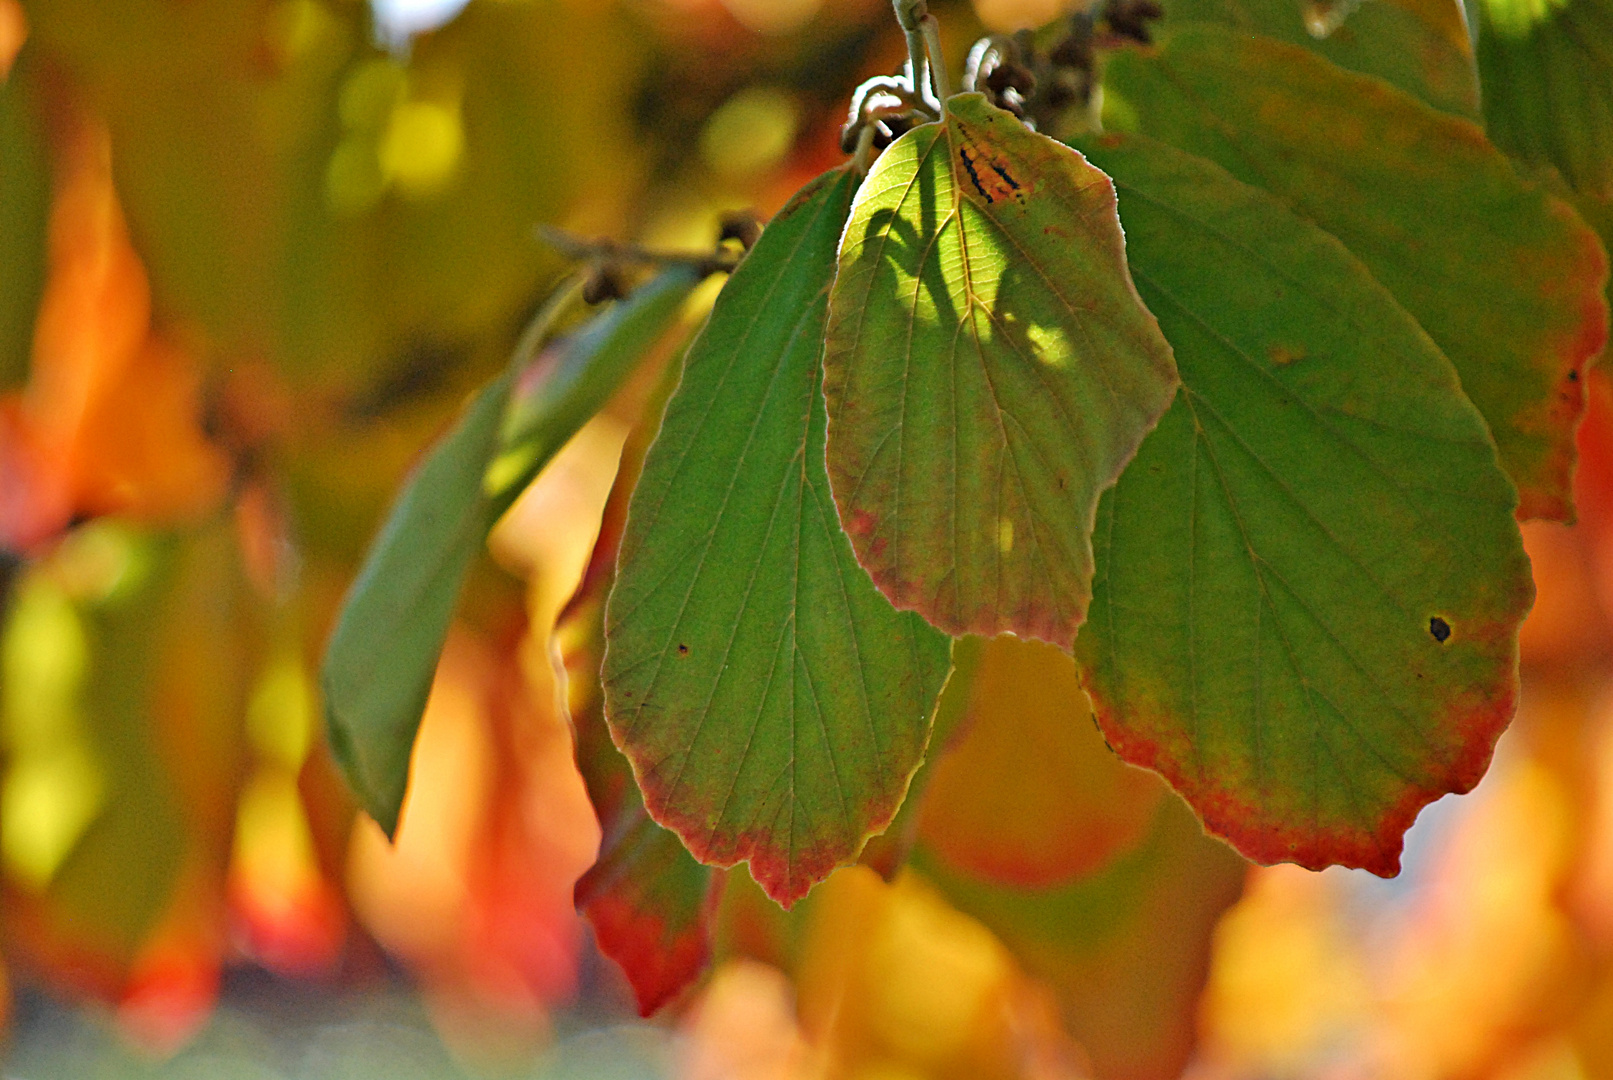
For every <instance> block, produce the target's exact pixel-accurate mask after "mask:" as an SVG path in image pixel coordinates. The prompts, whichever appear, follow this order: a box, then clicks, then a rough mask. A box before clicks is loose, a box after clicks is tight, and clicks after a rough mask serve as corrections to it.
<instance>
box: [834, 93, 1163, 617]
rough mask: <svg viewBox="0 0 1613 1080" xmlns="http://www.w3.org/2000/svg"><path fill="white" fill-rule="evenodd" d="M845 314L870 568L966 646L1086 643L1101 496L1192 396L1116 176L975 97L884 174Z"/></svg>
mask: <svg viewBox="0 0 1613 1080" xmlns="http://www.w3.org/2000/svg"><path fill="white" fill-rule="evenodd" d="M829 310H830V314H829V325H828V330H827V337H826V348H825V354H824V390H825V393H826V395H827V397H828V402H829V416H830V424H829V450H828V454H829V476H830V480H831V482H832V484H833V488H834V495H835V503H836V505H837V506H838V507H839V508H840V516H841V520H842V521H843V522H844V524H845V527H846V531H847V533H849V534H850V536H851V541H852V545H853V547H854V548H855V549H856V551H857V558H858V560H859V561H860V562H861V563H862V565H863V566H865V567H866V568H867V569H868V571H869V573H870V574H871V575H872V576H873V578H874V581H875V583H877V584H878V585H879V587H880V589H881V590H882V591H883V592H884V593H885V595H886V596H888V597H890V599H891V601H892V602H893V603H894V604H896V606H897V607H899V608H902V609H906V610H913V611H917V612H919V613H920V614H921V615H923V616H924V617H925V618H926V619H927V620H929V622H931V623H932V624H934V625H935V626H938V627H940V628H941V629H943V630H946V631H947V632H949V633H952V634H980V635H983V636H988V637H989V636H992V635H995V634H998V633H1000V632H1002V631H1013V632H1014V633H1017V634H1019V635H1021V636H1023V637H1034V638H1039V639H1042V640H1044V641H1049V642H1052V643H1054V644H1058V645H1068V643H1069V641H1070V639H1071V638H1072V637H1073V635H1074V633H1075V630H1076V628H1077V627H1079V626H1080V625H1081V620H1082V619H1083V618H1085V616H1086V607H1087V602H1088V599H1089V597H1090V595H1091V589H1090V579H1091V574H1092V546H1091V541H1090V535H1091V531H1092V514H1093V510H1094V508H1095V507H1096V505H1097V498H1098V494H1099V492H1101V491H1102V490H1103V489H1104V488H1105V487H1107V486H1108V485H1109V484H1111V483H1113V481H1114V478H1115V477H1116V476H1118V475H1119V473H1120V470H1121V469H1123V468H1124V467H1125V465H1126V462H1127V461H1129V460H1130V459H1131V455H1132V454H1133V453H1134V452H1135V451H1136V448H1137V444H1138V443H1139V442H1140V441H1141V439H1142V437H1143V435H1144V434H1146V433H1147V431H1148V429H1149V428H1151V427H1152V426H1153V425H1154V423H1155V421H1156V420H1158V418H1159V416H1160V414H1161V413H1162V412H1163V411H1164V409H1165V408H1166V406H1167V405H1168V404H1169V401H1170V394H1171V391H1172V389H1173V388H1174V387H1175V385H1176V374H1175V369H1174V367H1173V366H1172V364H1171V357H1170V347H1169V346H1168V345H1166V343H1165V341H1164V339H1163V338H1162V337H1160V335H1159V329H1158V327H1157V326H1156V325H1155V323H1154V319H1153V317H1152V316H1151V315H1149V313H1148V311H1147V309H1146V308H1144V307H1143V306H1142V303H1141V302H1140V301H1139V300H1138V299H1137V294H1136V290H1135V289H1133V287H1132V284H1131V279H1130V277H1129V276H1128V274H1127V272H1126V259H1125V242H1124V239H1123V237H1122V236H1121V233H1120V228H1119V225H1118V223H1117V221H1116V219H1115V215H1114V192H1113V189H1112V188H1111V187H1110V185H1109V182H1108V180H1107V178H1105V177H1104V176H1103V174H1102V173H1100V172H1098V171H1097V170H1096V169H1094V168H1092V167H1091V166H1090V165H1088V164H1087V163H1086V162H1085V161H1084V160H1083V159H1082V158H1081V156H1080V155H1079V154H1076V153H1074V152H1073V151H1071V150H1069V149H1068V148H1067V147H1063V146H1061V145H1059V144H1058V143H1055V142H1053V141H1052V140H1051V139H1048V138H1047V137H1045V136H1043V135H1038V134H1036V133H1035V132H1032V131H1030V130H1028V129H1027V128H1026V127H1025V126H1024V125H1023V124H1022V123H1021V122H1020V121H1019V120H1017V119H1015V118H1014V117H1013V116H1012V115H1011V114H1009V113H1006V112H1004V111H1002V110H1000V109H997V108H995V107H994V106H992V105H990V104H988V103H987V102H986V100H985V99H984V98H983V97H982V96H980V95H973V94H964V95H960V96H958V97H955V98H953V99H952V100H951V101H949V102H948V103H947V114H946V119H945V121H944V122H943V123H940V124H929V125H925V126H922V127H919V128H916V129H914V130H913V131H911V132H909V133H908V134H906V135H904V136H903V137H902V138H901V139H900V140H898V141H897V142H896V143H895V144H894V145H893V146H891V147H890V148H889V149H888V150H886V151H885V152H884V154H882V155H881V156H880V158H879V160H878V162H876V163H875V165H874V168H873V170H872V171H871V172H870V173H869V176H868V180H867V182H866V183H865V184H864V185H863V188H862V190H861V191H860V192H859V193H858V197H857V203H856V205H855V207H854V208H853V211H852V216H851V220H850V222H849V223H848V224H847V226H846V232H845V238H844V240H843V241H842V244H841V251H840V269H839V273H838V274H837V276H836V278H835V283H834V292H833V295H832V297H831V300H830V305H829Z"/></svg>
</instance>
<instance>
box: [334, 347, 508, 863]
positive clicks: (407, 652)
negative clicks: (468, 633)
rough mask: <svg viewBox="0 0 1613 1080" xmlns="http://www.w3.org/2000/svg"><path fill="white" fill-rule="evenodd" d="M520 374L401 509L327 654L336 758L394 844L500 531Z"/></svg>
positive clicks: (374, 551) (487, 394) (448, 442)
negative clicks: (439, 691) (478, 563)
mask: <svg viewBox="0 0 1613 1080" xmlns="http://www.w3.org/2000/svg"><path fill="white" fill-rule="evenodd" d="M511 381H512V375H511V373H509V372H506V373H504V374H503V375H500V376H499V377H498V378H496V379H494V380H493V381H492V382H491V383H489V384H488V385H487V386H486V387H484V388H483V389H482V391H481V393H479V394H478V395H477V396H476V399H475V400H474V401H473V402H472V403H471V405H470V407H469V408H468V409H466V411H465V413H464V415H463V416H462V417H460V420H459V422H458V423H457V424H456V425H455V426H454V428H453V430H452V431H450V432H449V433H448V434H447V435H446V436H444V437H443V439H442V441H441V442H439V443H438V444H437V445H436V446H435V447H434V448H433V449H432V451H431V454H430V455H429V456H428V457H427V458H426V459H425V461H424V462H422V463H421V465H420V467H419V469H418V470H417V471H416V472H415V474H414V475H413V476H412V477H410V479H409V481H408V483H407V484H406V485H405V486H404V489H403V492H402V493H401V494H400V495H399V496H398V501H397V502H396V503H394V504H393V507H392V510H391V513H390V514H389V515H388V516H387V521H386V524H385V525H384V526H383V527H382V529H381V533H380V535H379V536H377V537H376V539H375V543H374V545H372V546H371V548H370V553H369V555H368V556H367V557H366V558H365V560H364V566H363V568H362V569H361V570H360V571H359V574H358V577H357V579H355V580H354V582H353V587H352V590H351V591H350V592H349V593H348V595H347V600H346V601H345V602H344V603H343V605H342V613H341V616H340V617H339V618H338V620H337V623H336V630H335V632H334V633H333V634H332V635H331V639H330V644H329V645H327V646H326V648H325V665H324V671H323V677H322V684H323V687H324V693H325V722H326V725H327V728H328V730H329V734H330V745H331V750H332V752H333V753H334V754H335V755H336V760H337V762H339V763H340V765H341V767H342V771H343V773H344V774H345V775H346V776H347V782H348V783H349V784H350V785H352V788H353V791H354V793H355V794H357V795H358V798H359V803H360V805H362V806H363V807H364V809H365V811H366V812H367V813H368V814H369V815H370V816H371V817H373V818H374V819H375V820H376V822H377V823H378V824H379V825H380V826H381V828H382V829H384V830H386V833H387V835H388V836H391V835H392V834H393V832H394V831H395V830H396V829H397V826H398V810H399V809H400V808H401V807H402V805H403V793H404V790H405V788H406V787H407V785H408V779H409V754H410V752H411V751H412V750H413V749H414V737H415V733H416V732H417V731H418V730H419V728H420V717H421V714H422V713H423V712H424V711H425V707H426V697H427V695H428V694H429V693H430V692H431V680H432V677H433V676H434V675H435V674H436V671H437V659H438V657H439V656H441V655H442V647H443V642H444V641H445V640H447V637H448V624H449V622H450V620H452V619H453V615H454V608H455V606H457V604H458V602H459V589H460V585H461V584H462V583H463V582H464V579H465V571H466V570H467V569H469V567H470V563H471V560H472V559H473V558H475V557H476V553H477V552H479V551H480V550H481V548H482V544H483V543H484V542H485V541H486V540H487V530H488V528H489V527H490V526H491V525H492V522H493V518H492V516H491V514H490V512H489V511H490V504H489V500H488V498H487V496H486V495H484V494H483V492H482V477H483V475H484V474H485V473H486V472H487V464H488V461H489V460H490V459H491V458H492V456H493V451H494V449H495V447H496V446H497V444H498V429H499V421H500V419H501V418H502V417H503V415H504V406H505V404H506V402H507V401H508V400H509V395H510V384H511Z"/></svg>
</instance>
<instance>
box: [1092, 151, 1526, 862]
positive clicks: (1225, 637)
mask: <svg viewBox="0 0 1613 1080" xmlns="http://www.w3.org/2000/svg"><path fill="white" fill-rule="evenodd" d="M1087 149H1088V150H1089V152H1090V154H1091V156H1092V158H1093V160H1094V161H1095V162H1096V163H1098V164H1099V165H1100V166H1101V167H1103V168H1104V169H1105V170H1107V171H1108V172H1109V173H1110V175H1111V176H1113V177H1114V178H1115V183H1116V186H1117V188H1118V189H1119V191H1120V212H1121V218H1122V220H1123V221H1124V223H1125V226H1126V232H1127V236H1128V238H1129V246H1130V251H1131V261H1132V273H1133V274H1134V275H1135V277H1136V280H1137V285H1138V289H1139V290H1140V291H1141V293H1142V295H1143V297H1144V299H1146V300H1147V301H1148V303H1149V306H1150V307H1151V308H1152V309H1153V311H1154V312H1155V313H1156V314H1157V315H1158V316H1159V320H1160V325H1161V326H1162V327H1163V328H1164V330H1165V333H1166V336H1167V337H1169V338H1170V340H1171V342H1172V345H1173V346H1174V348H1175V350H1176V357H1177V364H1178V366H1179V369H1180V371H1181V377H1182V389H1181V391H1180V392H1179V393H1178V395H1177V398H1176V402H1175V404H1174V405H1173V406H1172V407H1171V410H1170V412H1169V413H1168V414H1167V415H1166V417H1165V418H1164V419H1163V420H1162V421H1161V422H1160V424H1159V426H1158V427H1157V428H1156V429H1155V431H1154V433H1153V434H1152V435H1150V436H1149V438H1148V439H1147V440H1146V441H1145V442H1144V444H1143V446H1142V449H1141V450H1140V451H1139V452H1138V454H1137V458H1136V460H1135V461H1134V462H1133V463H1132V466H1131V468H1129V469H1128V470H1127V471H1126V473H1125V475H1124V476H1122V477H1121V479H1120V482H1119V483H1118V484H1117V485H1116V486H1115V488H1114V489H1113V490H1112V491H1110V492H1109V493H1107V494H1106V495H1105V496H1104V501H1103V505H1102V507H1101V508H1100V510H1099V521H1098V529H1097V533H1096V537H1095V541H1096V546H1097V551H1098V574H1097V577H1096V581H1095V586H1094V599H1093V605H1092V617H1091V619H1090V620H1089V621H1088V623H1087V625H1086V627H1085V628H1083V630H1082V633H1081V636H1080V638H1079V639H1078V640H1077V642H1076V649H1075V651H1076V657H1077V660H1078V661H1079V662H1080V664H1081V665H1082V669H1083V677H1084V680H1085V683H1086V686H1087V689H1088V691H1089V693H1090V694H1091V696H1092V698H1093V703H1094V707H1095V708H1096V710H1097V714H1098V718H1099V722H1100V724H1101V725H1102V727H1103V730H1104V733H1105V735H1106V736H1107V738H1108V740H1109V743H1110V745H1111V746H1113V747H1114V748H1115V750H1116V751H1117V752H1119V753H1120V755H1121V756H1122V757H1124V758H1126V759H1127V760H1128V761H1132V762H1134V763H1136V764H1139V765H1145V766H1148V767H1150V768H1153V769H1157V770H1158V771H1159V772H1161V773H1162V774H1164V776H1165V777H1166V779H1167V780H1169V781H1170V783H1171V784H1172V785H1173V786H1174V787H1175V788H1176V789H1177V790H1178V791H1180V792H1181V793H1182V794H1183V795H1184V796H1185V797H1186V798H1187V800H1188V802H1189V803H1191V804H1192V805H1193V807H1194V809H1196V810H1197V811H1198V813H1199V815H1200V816H1201V817H1202V818H1203V819H1204V822H1205V824H1206V826H1207V827H1208V828H1209V829H1210V830H1211V831H1212V832H1214V833H1216V834H1218V835H1221V836H1223V837H1225V838H1227V839H1228V840H1229V841H1230V842H1231V843H1232V844H1233V845H1234V846H1235V847H1237V848H1238V850H1239V851H1241V852H1243V854H1245V855H1247V856H1248V857H1249V858H1251V859H1254V860H1256V861H1258V862H1263V863H1271V862H1279V861H1289V862H1297V863H1300V864H1301V865H1303V866H1307V867H1310V868H1313V869H1315V868H1319V867H1322V866H1325V865H1328V864H1332V863H1342V864H1344V865H1348V866H1356V867H1364V868H1366V869H1368V870H1371V871H1373V872H1375V873H1378V874H1383V875H1391V874H1393V873H1395V872H1396V871H1397V870H1398V868H1399V854H1400V847H1401V834H1402V833H1403V832H1404V831H1405V829H1406V828H1407V827H1408V826H1409V825H1410V824H1411V822H1412V820H1413V819H1414V818H1415V816H1416V814H1417V812H1418V810H1420V809H1421V807H1423V806H1424V805H1425V804H1427V803H1428V802H1431V801H1432V800H1434V799H1435V798H1438V797H1439V796H1440V795H1442V794H1444V793H1446V792H1459V791H1466V790H1468V789H1469V788H1471V787H1472V786H1473V785H1474V784H1475V783H1477V781H1478V780H1479V778H1480V777H1481V776H1482V775H1483V772H1484V770H1485V768H1486V766H1487V764H1488V762H1489V758H1490V753H1491V749H1492V747H1493V745H1494V742H1495V739H1496V738H1497V737H1498V736H1499V734H1500V733H1501V731H1502V730H1503V729H1504V728H1505V726H1506V724H1507V723H1508V721H1509V720H1510V719H1511V717H1512V713H1513V711H1514V708H1515V706H1516V700H1517V693H1518V676H1517V663H1518V645H1517V630H1518V626H1519V624H1520V623H1521V621H1522V619H1523V617H1524V615H1525V614H1526V613H1527V612H1528V610H1529V607H1530V604H1531V603H1532V600H1533V594H1534V590H1533V584H1532V582H1531V580H1530V573H1529V563H1528V559H1527V557H1526V556H1525V555H1524V553H1523V548H1522V541H1521V538H1520V536H1519V532H1518V527H1517V524H1516V522H1515V520H1514V513H1513V511H1514V506H1515V503H1516V496H1515V494H1514V492H1513V489H1512V488H1511V486H1510V485H1509V484H1508V482H1507V479H1506V477H1505V475H1504V474H1503V473H1502V472H1501V470H1500V468H1499V467H1498V464H1497V461H1496V454H1495V449H1494V446H1493V444H1492V443H1491V441H1490V439H1489V437H1488V435H1487V433H1486V431H1485V428H1484V424H1483V421H1482V419H1481V418H1480V416H1479V415H1478V413H1477V412H1476V411H1475V410H1474V408H1473V407H1472V406H1471V404H1470V403H1469V402H1468V401H1467V399H1466V398H1465V397H1464V396H1463V394H1462V392H1461V389H1460V387H1459V385H1458V382H1457V379H1456V377H1455V373H1454V372H1453V370H1452V369H1451V366H1450V364H1449V363H1448V362H1447V361H1446V359H1445V358H1444V357H1443V356H1442V355H1441V354H1440V353H1439V350H1438V349H1437V348H1436V347H1435V346H1434V345H1433V343H1432V342H1431V341H1429V339H1428V337H1427V336H1426V335H1425V334H1423V332H1422V331H1421V330H1420V328H1419V327H1418V326H1417V324H1416V322H1415V321H1414V320H1413V319H1411V318H1410V316H1408V315H1407V314H1406V313H1405V312H1404V311H1403V310H1402V309H1401V308H1400V307H1399V306H1398V305H1397V304H1396V303H1395V301H1394V299H1393V298H1392V297H1391V296H1390V295H1389V294H1388V293H1387V292H1386V291H1385V290H1384V289H1383V288H1382V287H1381V286H1380V285H1379V284H1378V283H1377V282H1376V281H1374V280H1373V278H1372V276H1371V274H1370V273H1368V272H1367V270H1366V269H1365V268H1364V267H1363V266H1362V265H1361V264H1360V263H1359V262H1358V261H1357V260H1356V259H1354V258H1353V257H1352V256H1351V255H1350V254H1349V252H1347V251H1346V250H1345V249H1344V248H1343V247H1342V246H1341V245H1340V244H1339V243H1338V242H1337V241H1336V240H1334V239H1333V238H1332V237H1330V236H1328V235H1327V234H1325V233H1323V232H1322V231H1321V230H1319V229H1317V228H1315V227H1314V226H1312V225H1310V224H1308V223H1306V222H1305V221H1303V220H1302V219H1300V218H1298V217H1296V216H1295V215H1293V214H1292V213H1290V212H1289V211H1288V210H1287V209H1286V208H1285V207H1284V206H1283V205H1282V204H1281V203H1279V202H1278V201H1277V200H1276V199H1274V198H1272V197H1270V196H1269V195H1267V194H1266V193H1264V192H1261V191H1258V190H1256V189H1254V188H1251V187H1248V186H1246V185H1244V184H1241V183H1239V182H1237V181H1236V180H1235V179H1233V178H1232V177H1231V176H1229V175H1227V174H1226V173H1225V172H1223V171H1222V170H1221V169H1219V168H1217V167H1216V166H1214V165H1213V164H1211V163H1209V162H1206V161H1204V160H1202V159H1197V158H1194V157H1192V156H1191V155H1187V154H1183V153H1181V152H1179V151H1175V150H1173V149H1171V148H1169V147H1166V146H1164V145H1163V144H1159V143H1155V142H1152V141H1151V140H1147V139H1143V138H1140V137H1135V136H1134V137H1129V138H1128V137H1122V136H1111V137H1108V138H1106V139H1104V140H1103V141H1101V142H1094V143H1091V144H1088V145H1087Z"/></svg>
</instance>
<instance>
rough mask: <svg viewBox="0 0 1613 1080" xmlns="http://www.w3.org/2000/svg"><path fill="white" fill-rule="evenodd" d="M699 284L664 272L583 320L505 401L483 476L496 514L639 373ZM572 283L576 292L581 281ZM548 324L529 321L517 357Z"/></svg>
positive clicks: (692, 277) (696, 278) (692, 275)
mask: <svg viewBox="0 0 1613 1080" xmlns="http://www.w3.org/2000/svg"><path fill="white" fill-rule="evenodd" d="M701 280H702V276H701V275H700V274H699V273H698V272H697V271H696V270H695V269H694V268H693V267H691V266H671V267H668V268H667V269H665V270H663V271H662V272H661V273H660V274H658V275H656V276H655V277H654V278H651V279H650V280H649V281H647V282H645V283H644V284H643V285H641V286H640V287H639V288H637V289H635V290H634V291H633V294H632V296H630V297H629V298H628V299H627V300H626V302H624V303H620V304H616V305H614V306H613V307H611V308H610V309H609V310H608V311H606V312H605V313H604V314H602V315H601V316H599V317H598V318H596V319H594V320H593V321H591V322H589V323H588V324H587V325H586V326H584V327H583V328H582V329H581V330H579V331H578V332H577V334H576V336H575V337H573V338H572V339H571V340H570V341H568V342H567V343H566V345H565V347H564V348H561V349H558V350H556V351H555V352H554V353H553V354H551V355H550V356H546V357H543V358H540V360H539V369H538V370H537V371H536V372H534V375H535V376H536V381H535V383H534V384H533V385H532V387H531V389H530V390H525V391H523V392H520V393H517V394H516V395H515V398H514V400H513V401H512V402H511V403H510V408H509V413H508V415H507V416H506V417H505V418H504V423H503V425H502V429H501V433H500V436H499V444H500V452H499V455H498V457H497V458H496V459H495V460H494V462H493V464H492V467H491V468H489V469H488V471H487V480H486V482H485V485H484V486H485V487H486V489H487V492H488V494H489V495H491V496H493V497H494V498H495V501H496V502H497V503H498V506H499V509H500V510H502V509H506V508H508V506H509V504H510V503H512V502H514V500H515V499H516V498H517V497H518V496H519V495H520V494H521V492H523V491H525V490H526V488H527V485H529V484H530V483H532V481H533V480H534V479H536V478H537V475H538V473H540V472H542V471H543V467H544V466H545V465H547V464H548V463H549V461H550V459H551V458H553V457H554V456H555V455H556V454H557V453H559V452H560V448H561V447H563V446H565V445H566V443H567V442H568V441H570V439H571V437H572V436H573V435H575V434H577V432H578V430H579V429H580V428H581V427H582V426H583V425H584V424H585V423H587V422H588V420H589V418H591V417H592V416H593V415H594V414H595V413H597V412H598V411H599V410H600V409H601V408H602V407H603V406H604V404H605V402H606V401H608V400H609V399H610V397H611V395H612V394H614V393H615V392H616V390H617V389H618V388H619V387H620V386H621V385H622V383H623V382H624V381H625V380H626V379H627V377H628V376H629V375H631V374H632V373H633V372H634V371H635V370H637V368H638V366H639V364H640V363H642V362H643V360H644V357H645V356H646V354H648V353H649V352H650V350H651V349H653V348H654V347H655V345H656V344H657V343H658V342H659V341H660V340H661V339H662V338H663V337H664V336H665V335H666V333H667V329H668V328H669V327H670V326H671V325H672V324H673V323H674V322H675V321H676V320H677V318H678V315H679V313H680V312H681V311H682V310H683V302H684V301H685V300H687V299H688V298H689V293H690V292H692V291H693V290H694V287H695V286H696V285H698V284H700V282H701ZM577 283H578V286H579V289H580V285H581V279H577ZM562 302H563V303H564V302H569V298H568V299H566V300H563V301H562ZM547 321H548V320H545V319H544V318H542V317H541V316H540V317H539V318H538V319H537V320H534V324H533V327H532V328H531V329H530V330H529V332H528V334H527V338H528V340H527V341H523V342H522V344H521V346H520V347H518V348H517V353H518V354H520V353H528V354H530V353H531V352H533V351H535V346H536V344H537V342H536V340H535V339H536V338H540V337H542V335H543V334H544V333H545V332H546V330H547V327H546V326H545V325H544V324H545V323H546V322H547Z"/></svg>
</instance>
